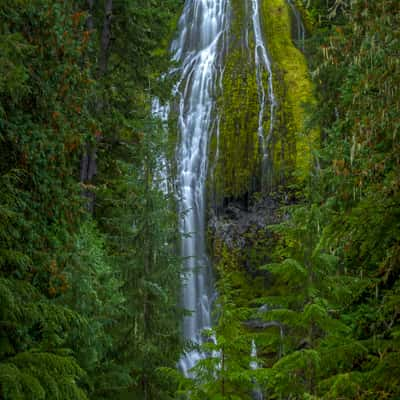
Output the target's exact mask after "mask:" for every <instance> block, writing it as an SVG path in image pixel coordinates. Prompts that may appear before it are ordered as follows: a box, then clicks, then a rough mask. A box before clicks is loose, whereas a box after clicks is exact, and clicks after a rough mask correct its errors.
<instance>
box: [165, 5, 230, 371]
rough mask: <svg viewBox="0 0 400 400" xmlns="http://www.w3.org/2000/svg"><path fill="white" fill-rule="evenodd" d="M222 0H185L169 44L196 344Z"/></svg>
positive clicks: (191, 335)
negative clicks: (175, 71)
mask: <svg viewBox="0 0 400 400" xmlns="http://www.w3.org/2000/svg"><path fill="white" fill-rule="evenodd" d="M227 7H228V0H187V1H186V4H185V7H184V11H183V14H182V17H181V19H180V22H179V36H178V38H177V39H176V40H175V41H174V42H173V44H172V51H173V54H174V60H175V61H176V62H177V63H179V65H180V68H179V72H180V79H179V82H178V84H177V85H176V89H175V94H176V96H177V98H178V102H179V119H178V128H179V134H180V144H179V147H178V154H177V161H178V188H179V195H180V204H179V207H180V213H181V215H183V217H182V219H181V225H180V229H181V232H182V241H181V254H182V256H183V257H184V259H185V273H184V285H183V294H182V297H183V306H184V308H185V309H187V310H190V311H191V315H188V316H185V318H184V321H183V334H184V337H185V339H187V340H188V341H191V342H194V343H197V344H201V343H202V341H203V338H202V334H201V332H202V331H203V330H204V329H206V328H209V327H211V302H212V301H211V299H212V295H213V288H212V278H211V273H210V265H209V261H208V257H207V254H206V246H205V182H206V177H207V155H208V143H209V138H210V135H211V127H212V126H213V122H214V121H215V118H216V117H215V113H214V103H215V96H214V94H215V89H216V87H217V85H218V78H219V76H220V74H221V71H222V63H221V53H222V52H221V48H222V47H223V41H224V35H225V32H226V31H227V26H228V23H229V21H228V18H227V16H228V12H227ZM202 357H204V355H203V354H202V353H201V352H200V351H197V350H192V351H190V352H187V353H186V354H184V355H183V356H182V358H181V360H180V368H181V369H182V371H183V372H184V373H185V374H186V375H188V376H190V369H191V368H192V367H193V366H194V365H195V364H196V362H197V361H198V360H199V359H200V358H202Z"/></svg>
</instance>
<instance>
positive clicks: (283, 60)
mask: <svg viewBox="0 0 400 400" xmlns="http://www.w3.org/2000/svg"><path fill="white" fill-rule="evenodd" d="M261 6H262V7H261V11H262V21H263V27H264V33H265V37H266V41H267V46H268V50H269V52H270V55H271V58H272V60H273V72H274V85H275V88H276V94H277V96H278V102H279V110H278V112H277V129H276V130H275V135H274V140H273V144H272V146H273V148H272V149H271V151H272V154H273V159H274V171H275V179H278V180H280V179H282V178H284V181H283V182H281V183H285V181H286V178H287V177H289V176H291V175H293V174H294V175H296V176H297V178H298V179H299V180H300V181H302V180H304V179H305V177H306V176H307V175H308V173H309V170H310V167H311V162H312V156H311V151H310V150H311V148H312V146H314V145H315V143H316V142H317V138H318V133H317V132H315V131H314V132H311V133H308V134H306V133H305V130H304V122H305V119H306V118H307V114H306V110H305V108H304V105H305V104H307V103H312V102H313V101H314V100H313V94H312V84H311V81H310V78H309V74H308V69H307V63H306V60H305V58H304V56H303V54H302V53H301V52H300V51H299V50H298V49H297V48H296V47H295V46H294V45H293V42H292V39H291V22H290V14H289V8H288V6H287V3H286V2H285V0H268V1H263V2H262V4H261Z"/></svg>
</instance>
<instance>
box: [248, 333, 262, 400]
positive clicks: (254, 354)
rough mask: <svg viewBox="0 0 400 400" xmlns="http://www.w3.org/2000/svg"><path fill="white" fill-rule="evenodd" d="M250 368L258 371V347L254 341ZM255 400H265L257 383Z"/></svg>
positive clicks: (254, 393)
mask: <svg viewBox="0 0 400 400" xmlns="http://www.w3.org/2000/svg"><path fill="white" fill-rule="evenodd" d="M250 368H251V369H252V370H254V371H255V370H257V369H258V362H257V346H256V342H255V341H254V340H252V341H251V361H250ZM253 399H254V400H264V396H263V394H262V391H261V389H260V388H259V386H258V384H257V382H255V387H254V389H253Z"/></svg>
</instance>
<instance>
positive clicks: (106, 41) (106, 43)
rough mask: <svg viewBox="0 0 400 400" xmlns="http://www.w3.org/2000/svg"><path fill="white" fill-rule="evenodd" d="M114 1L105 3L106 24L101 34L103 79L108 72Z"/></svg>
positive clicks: (100, 67)
mask: <svg viewBox="0 0 400 400" xmlns="http://www.w3.org/2000/svg"><path fill="white" fill-rule="evenodd" d="M112 8H113V0H105V3H104V22H103V30H102V32H101V43H100V58H99V74H100V77H102V76H103V75H104V74H105V73H106V71H107V65H108V55H109V49H110V43H111V20H112Z"/></svg>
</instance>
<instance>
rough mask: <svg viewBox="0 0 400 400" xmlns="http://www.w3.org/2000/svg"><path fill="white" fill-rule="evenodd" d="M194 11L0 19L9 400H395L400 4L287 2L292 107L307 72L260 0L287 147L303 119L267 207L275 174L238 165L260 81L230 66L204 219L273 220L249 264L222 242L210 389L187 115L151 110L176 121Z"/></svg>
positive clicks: (1, 290)
mask: <svg viewBox="0 0 400 400" xmlns="http://www.w3.org/2000/svg"><path fill="white" fill-rule="evenodd" d="M183 3H184V2H183V1H181V0H118V1H117V0H115V1H113V0H104V1H96V0H87V1H83V0H71V1H62V0H32V1H30V0H13V1H5V0H0V154H1V157H0V182H1V190H0V399H1V400H84V399H96V400H101V399H104V400H106V399H107V400H109V399H114V400H117V399H121V400H122V399H140V400H142V399H143V400H150V399H152V400H161V399H191V400H197V399H198V400H207V399H210V400H211V399H212V400H218V399H231V400H246V399H249V400H250V399H257V400H259V399H265V400H269V399H270V400H274V399H277V400H278V399H279V400H289V399H290V400H293V399H307V400H317V399H321V400H322V399H323V400H339V399H346V400H347V399H353V400H377V399H393V400H395V399H399V398H400V279H399V277H400V274H399V272H400V138H399V135H400V132H399V130H400V95H399V91H398V89H399V87H400V61H399V60H400V30H399V27H400V3H399V1H398V0H296V1H290V2H289V3H290V4H292V3H293V4H295V5H296V7H297V9H298V10H299V13H300V14H301V17H302V19H303V21H304V25H305V28H306V31H307V35H306V39H305V42H304V44H303V45H304V49H303V50H302V53H303V54H304V59H305V63H306V64H304V65H307V67H308V71H309V76H310V82H312V83H310V85H309V86H307V96H304V97H306V98H303V97H301V96H300V95H298V93H297V92H290V91H291V88H290V85H289V83H290V82H291V81H290V79H293V80H295V79H296V77H294V78H293V77H292V75H291V69H290V68H291V67H290V65H289V61H288V60H286V59H285V56H284V55H282V54H283V53H284V54H292V53H288V52H287V51H288V50H287V48H286V47H280V46H279V42H278V41H276V42H274V41H275V40H277V39H276V37H277V36H278V33H279V30H278V29H276V30H275V31H274V30H273V29H274V25H273V23H272V22H273V21H274V20H275V21H279V18H283V17H281V16H280V15H281V14H280V13H281V11H282V7H283V6H282V5H281V3H280V0H260V2H259V3H260V4H264V7H268V6H269V5H270V6H271V9H267V8H265V9H263V12H264V14H265V15H266V17H265V18H266V21H268V18H270V21H272V22H271V25H268V24H265V27H264V28H265V31H266V32H265V34H266V36H267V37H269V38H270V52H271V53H272V55H273V56H274V57H275V59H276V60H277V61H276V64H275V65H277V66H276V67H274V68H276V70H274V73H275V75H274V76H276V77H277V78H274V79H277V82H278V85H277V87H278V90H277V93H278V94H279V95H281V96H282V99H283V98H285V99H287V101H283V100H282V101H281V103H280V108H279V105H278V111H277V115H278V117H277V118H278V119H279V125H277V126H278V128H277V129H276V133H275V135H278V136H277V137H278V139H274V141H273V143H275V145H276V146H278V145H279V146H280V144H279V143H280V142H279V140H281V141H282V142H283V141H284V138H286V137H290V134H291V132H292V131H291V129H292V130H293V131H295V130H296V129H300V128H298V127H297V125H296V124H297V123H298V124H299V126H300V122H299V121H298V119H299V118H302V119H303V111H301V112H300V111H299V109H300V108H296V107H297V106H295V105H294V103H295V102H296V101H297V104H300V105H301V107H302V110H305V111H304V115H306V116H305V117H304V129H303V128H302V129H303V130H304V132H303V133H302V134H303V136H301V137H302V138H301V139H296V140H297V142H296V143H297V147H296V145H292V144H291V147H290V148H291V149H294V150H291V151H292V153H291V154H290V157H292V158H290V160H289V161H290V162H289V161H288V162H286V159H285V160H284V159H283V158H282V159H279V161H274V163H275V164H274V165H276V167H275V171H274V174H275V176H279V179H278V178H277V179H276V181H275V182H274V183H273V184H271V185H269V186H268V188H267V189H263V188H261V187H257V185H256V186H255V185H250V183H249V182H250V181H251V182H254V181H257V179H258V181H259V180H260V177H256V176H251V175H252V174H253V175H254V174H257V173H258V171H259V165H258V164H259V163H260V160H259V159H258V158H257V157H258V156H252V155H250V156H249V153H248V152H244V153H243V155H242V154H239V152H238V151H237V149H238V148H240V150H243V149H244V147H243V146H242V143H248V142H249V140H250V139H249V136H246V135H248V134H250V133H251V134H254V135H255V131H256V128H254V126H253V125H251V124H250V123H249V124H247V125H246V124H244V125H241V126H240V132H239V131H238V132H236V136H235V135H233V134H232V132H234V129H235V127H236V126H238V124H236V122H235V120H234V118H235V117H236V116H237V115H239V116H240V118H241V120H240V121H244V120H245V121H250V122H251V121H253V122H254V121H256V118H253V119H251V118H250V117H249V115H250V116H251V112H250V111H251V110H250V111H249V112H247V111H248V109H247V108H245V106H244V105H243V104H244V103H245V102H244V100H243V102H242V103H240V101H241V99H242V98H243V95H242V94H243V93H244V91H243V88H242V87H239V86H240V85H239V83H238V84H237V85H236V86H235V82H236V83H237V82H239V80H240V79H241V80H242V81H245V82H246V88H249V87H251V85H253V86H254V87H255V83H254V78H253V81H252V80H251V79H250V78H248V77H247V75H246V80H244V78H243V76H244V75H245V73H246V74H247V69H246V68H247V67H246V63H245V62H244V61H243V59H242V58H241V57H243V53H240V52H239V51H236V53H234V52H232V54H234V55H235V57H237V58H236V59H235V58H234V57H231V58H230V56H229V55H228V56H227V57H226V58H227V60H228V61H229V63H227V65H228V67H227V71H228V72H227V74H228V73H231V71H233V72H232V76H233V78H232V79H231V80H228V78H226V80H224V85H226V87H229V88H230V90H231V92H228V91H226V92H225V94H224V95H223V96H220V98H219V103H218V104H219V106H220V108H221V109H223V108H224V107H225V109H226V110H227V114H226V116H225V120H224V119H222V126H223V129H225V131H222V132H223V133H222V134H223V135H224V134H225V136H222V137H221V139H220V140H221V142H220V143H222V145H221V146H222V147H221V149H222V150H221V153H223V152H224V151H225V154H223V155H222V158H221V159H223V160H224V164H223V165H222V166H220V165H218V166H217V169H216V173H215V177H216V178H215V179H216V181H217V182H218V185H219V186H218V190H220V198H219V199H218V201H219V202H220V203H218V205H217V206H215V205H213V204H211V203H212V200H213V199H212V196H211V195H210V194H208V209H209V212H208V217H209V219H210V220H211V217H210V215H213V213H215V214H217V217H218V218H220V221H222V220H223V218H225V219H224V220H223V221H225V223H227V222H226V221H228V216H227V215H228V214H229V213H230V214H229V218H231V216H232V215H233V214H235V213H236V214H238V215H239V214H240V213H243V215H246V218H250V217H249V216H250V214H251V212H252V209H253V208H256V207H258V205H259V208H258V209H257V210H258V211H257V213H260V211H259V210H260V209H261V210H265V213H266V214H267V213H269V214H271V216H270V217H268V218H266V219H265V220H264V219H262V218H261V219H260V218H259V215H260V214H256V217H257V219H258V220H261V221H262V222H261V223H259V225H257V228H253V227H250V228H248V230H246V231H245V233H243V234H242V238H243V240H242V241H241V242H240V243H242V242H243V243H245V244H244V245H243V244H241V245H240V246H239V245H238V244H237V243H236V242H235V240H231V241H226V240H225V239H226V235H225V237H222V236H221V235H220V234H219V233H218V229H217V228H215V227H213V226H211V224H209V229H208V232H207V235H208V242H209V252H210V255H211V258H212V260H213V265H214V271H215V276H216V278H215V287H216V292H217V294H218V296H217V299H216V302H215V304H214V311H215V312H214V314H215V316H214V320H215V321H214V325H213V327H212V329H210V330H208V331H207V332H205V336H206V337H208V338H209V340H205V341H204V343H203V344H202V346H201V347H202V348H201V351H202V352H204V353H207V354H208V357H205V358H204V359H202V360H201V361H200V362H199V363H198V364H197V365H196V367H195V368H194V376H195V378H193V377H187V376H184V375H183V374H182V373H181V372H180V371H179V370H178V368H177V363H178V361H179V359H180V357H181V355H182V353H183V352H184V350H185V349H186V350H187V349H190V348H191V346H192V344H190V343H185V341H184V339H183V337H182V320H183V317H184V315H185V314H187V313H188V312H189V311H188V310H184V309H183V307H182V306H181V305H180V304H181V286H182V279H181V277H182V258H181V256H180V250H179V238H180V232H179V219H180V217H181V216H180V215H179V212H178V211H177V210H178V207H177V204H176V203H177V194H176V193H175V192H174V190H175V185H174V179H175V176H174V175H175V174H176V171H175V169H176V165H175V160H174V157H175V154H176V153H175V148H176V146H177V145H178V144H179V140H178V136H179V134H178V133H177V129H176V126H175V125H176V115H174V113H172V114H171V116H170V120H169V121H168V123H167V124H166V123H165V121H164V122H163V121H161V120H160V119H159V118H157V117H156V116H155V115H154V113H153V112H152V100H153V99H154V98H157V99H159V100H160V102H161V103H166V102H168V101H171V97H172V96H171V93H172V91H173V90H172V88H173V85H174V81H175V80H176V77H175V76H174V75H173V74H168V71H171V69H173V68H174V67H176V65H175V64H174V62H172V61H171V55H170V51H169V47H170V43H171V42H172V40H173V39H174V37H175V35H176V30H177V24H178V20H179V16H180V13H181V12H182V8H183V6H184V4H183ZM236 3H237V1H235V0H232V8H233V10H234V11H235V10H238V8H235V7H238V5H237V4H236ZM289 3H288V4H289ZM235 4H236V5H235ZM282 4H284V7H286V6H287V7H289V5H288V4H286V3H284V2H282ZM272 7H275V9H273V8H272ZM288 9H289V8H288ZM271 10H278V11H279V12H277V13H276V14H273V13H272V11H271ZM234 15H236V18H239V19H237V20H236V21H240V18H242V14H240V12H238V11H237V12H236V14H234ZM236 23H237V24H238V25H237V26H239V27H236V26H234V28H235V29H237V30H238V31H239V30H240V29H241V27H240V22H239V23H238V22H236ZM268 27H269V28H268ZM268 29H269V31H268ZM268 35H269V36H268ZM294 42H295V40H294ZM274 43H275V44H274ZM294 45H297V46H298V47H300V46H299V44H298V43H294ZM282 46H283V45H282ZM235 50H236V49H235ZM299 54H300V53H299ZM296 57H298V56H296ZM278 61H279V62H280V63H281V64H279V62H278ZM285 63H286V64H285ZM279 65H280V66H279ZM282 65H283V67H282ZM299 65H300V64H299ZM297 67H298V66H297ZM297 67H296V68H297ZM238 69H239V70H240V71H239V72H238ZM235 74H236V75H235ZM226 76H228V75H226ZM160 77H164V79H160ZM224 79H225V78H224ZM302 79H303V78H302ZM232 82H233V83H232ZM252 82H253V83H252ZM279 82H280V83H281V85H279ZM288 82H289V83H288ZM246 90H247V89H246ZM241 91H242V92H241ZM249 92H250V89H249V90H248V91H247V92H246V93H249ZM309 92H310V93H311V92H312V95H311V94H310V93H309ZM288 93H289V94H288ZM290 93H292V94H290ZM293 93H294V94H293ZM303 94H304V93H303ZM253 97H254V98H256V97H257V96H256V95H254V96H253ZM221 99H222V100H221ZM235 102H239V103H238V104H239V105H238V104H236V103H235ZM246 107H255V106H254V101H248V102H246ZM299 107H300V106H299ZM253 111H254V110H253ZM245 113H247V114H246V115H244V114H245ZM242 114H243V115H244V116H242ZM242 117H243V118H242ZM253 117H254V116H253ZM296 121H297V122H296ZM253 122H251V123H253ZM166 125H168V126H167V127H166ZM250 125H251V126H250ZM166 130H167V131H168V134H166ZM250 130H252V131H251V132H250ZM253 131H254V132H253ZM224 132H225V133H224ZM280 134H281V135H282V136H281V139H279V135H280ZM296 134H297V133H296ZM229 135H231V136H229ZM241 135H242V136H241ZM283 135H286V136H283ZM293 135H294V134H293ZM232 137H233V139H232ZM315 137H318V139H317V140H314V138H315ZM304 138H307V139H308V138H313V143H312V144H311V145H310V146H309V147H307V155H306V156H305V155H304V154H303V153H300V151H301V152H303V151H304V148H303V147H304V146H303V143H306V142H307V143H308V141H307V140H306V139H304ZM235 140H238V142H235ZM241 140H242V142H241ZM310 141H311V140H310ZM232 143H233V144H232ZM235 143H236V144H235ZM212 146H213V145H211V150H213V147H212ZM276 148H277V147H276ZM281 148H282V150H281V152H280V153H279V154H281V153H283V149H284V148H285V147H284V146H283V145H282V146H281ZM252 149H253V147H252ZM252 151H253V150H252ZM235 152H236V153H235ZM276 153H277V152H276ZM235 154H239V155H237V157H238V158H237V159H236V158H234V157H236V155H235ZM210 157H211V156H210ZM223 157H225V159H224V158H223ZM240 157H242V158H240ZM252 157H253V158H252ZM164 159H166V160H167V164H168V171H169V172H170V176H169V177H168V181H167V183H165V177H164V172H163V171H164V168H165V166H164V163H162V162H160V160H164ZM249 159H250V161H248V160H249ZM305 159H307V160H308V159H310V160H312V162H310V165H308V164H307V165H306V162H303V160H305ZM274 160H275V159H274ZM282 160H283V161H282ZM227 165H228V167H227ZM239 166H240V168H242V169H243V171H244V170H245V172H244V173H243V174H240V171H239V172H238V170H239ZM250 167H251V168H250ZM285 168H287V169H285ZM226 171H228V172H226ZM232 171H233V172H232ZM223 174H226V176H224V175H223ZM228 174H230V175H229V177H228ZM243 182H245V183H243ZM165 185H167V189H165V188H163V186H165ZM221 188H223V189H221ZM232 188H233V189H232ZM243 188H245V189H246V193H245V194H244V193H239V191H240V190H242V189H243ZM224 190H225V192H224ZM244 198H245V201H244V200H243V199H244ZM265 204H266V206H265ZM261 205H262V206H261ZM252 207H253V208H252ZM260 207H261V208H260ZM262 207H264V208H262ZM238 209H240V210H239V211H237V210H238ZM262 212H263V211H262ZM245 213H247V214H245ZM240 215H242V214H240ZM217 217H216V218H217ZM221 218H222V219H221ZM229 223H231V222H229ZM260 224H261V225H262V226H260ZM229 226H230V227H234V223H231V225H229ZM211 228H213V229H211ZM214 228H215V229H214ZM246 229H247V228H246ZM232 243H233V244H232ZM252 347H254V350H255V349H257V352H255V351H252Z"/></svg>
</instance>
